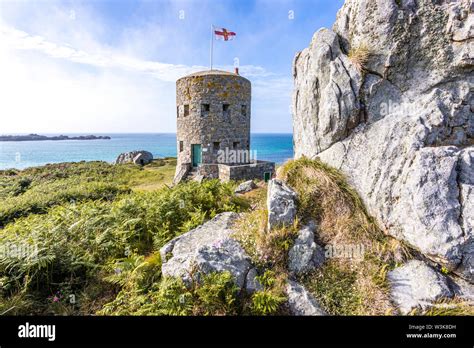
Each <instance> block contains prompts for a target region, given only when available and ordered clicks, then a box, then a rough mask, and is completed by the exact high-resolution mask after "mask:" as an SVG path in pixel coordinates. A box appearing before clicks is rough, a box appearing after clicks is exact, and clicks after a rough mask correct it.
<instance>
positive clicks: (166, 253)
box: [160, 212, 252, 288]
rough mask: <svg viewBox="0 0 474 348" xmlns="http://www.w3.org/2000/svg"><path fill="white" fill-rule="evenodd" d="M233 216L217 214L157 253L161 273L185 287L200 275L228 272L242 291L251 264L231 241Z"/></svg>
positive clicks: (233, 214) (232, 240) (229, 213)
mask: <svg viewBox="0 0 474 348" xmlns="http://www.w3.org/2000/svg"><path fill="white" fill-rule="evenodd" d="M237 217H238V215H237V214H236V213H231V212H227V213H221V214H219V215H216V216H215V217H214V218H213V219H212V220H210V221H208V222H206V223H205V224H203V225H201V226H198V227H196V228H195V229H193V230H191V231H189V232H187V233H185V234H183V235H181V236H179V237H176V238H175V239H173V240H171V241H170V242H168V243H167V244H165V245H164V246H163V247H162V248H161V249H160V254H161V259H162V262H163V264H162V268H161V270H162V273H163V275H164V276H165V277H180V278H181V279H183V281H184V283H185V284H186V285H190V284H191V283H192V281H193V275H194V276H195V277H197V278H194V280H197V281H199V276H200V274H208V273H212V272H225V271H228V272H230V274H232V276H233V277H234V280H235V283H236V285H237V286H238V287H240V288H242V287H243V286H244V284H245V280H246V277H247V274H248V272H249V270H250V269H251V266H252V265H251V263H250V258H249V256H248V255H247V254H246V253H245V251H244V249H242V247H241V246H240V244H239V243H238V242H237V241H236V240H235V239H233V238H232V237H231V235H232V234H233V231H232V229H231V228H232V224H233V222H234V221H235V219H236V218H237Z"/></svg>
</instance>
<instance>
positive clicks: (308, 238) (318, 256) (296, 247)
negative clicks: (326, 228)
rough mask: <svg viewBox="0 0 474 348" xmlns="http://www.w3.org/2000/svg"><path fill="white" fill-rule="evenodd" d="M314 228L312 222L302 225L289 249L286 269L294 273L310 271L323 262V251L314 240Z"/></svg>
mask: <svg viewBox="0 0 474 348" xmlns="http://www.w3.org/2000/svg"><path fill="white" fill-rule="evenodd" d="M314 230H315V225H314V224H310V225H308V226H305V227H303V228H302V229H301V230H300V231H299V232H298V237H297V238H296V240H295V243H294V244H293V246H292V247H291V249H290V251H289V255H288V256H289V257H288V269H289V271H290V272H292V273H294V274H295V275H300V274H304V273H307V272H309V271H312V270H313V269H315V268H317V267H319V266H321V265H322V264H323V263H324V259H325V257H324V254H325V252H324V249H323V248H322V247H321V246H319V245H318V244H316V243H315V242H314Z"/></svg>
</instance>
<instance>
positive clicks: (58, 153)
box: [0, 133, 293, 169]
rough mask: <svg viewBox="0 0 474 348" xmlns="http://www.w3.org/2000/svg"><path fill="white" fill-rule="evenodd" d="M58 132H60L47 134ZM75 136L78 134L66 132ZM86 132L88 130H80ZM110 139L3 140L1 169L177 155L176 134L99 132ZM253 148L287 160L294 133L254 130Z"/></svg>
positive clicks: (279, 160) (267, 157) (263, 154)
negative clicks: (141, 153) (142, 154)
mask: <svg viewBox="0 0 474 348" xmlns="http://www.w3.org/2000/svg"><path fill="white" fill-rule="evenodd" d="M44 135H48V136H51V135H58V134H44ZM64 135H69V136H74V135H78V134H64ZM79 135H85V134H79ZM96 135H108V136H110V137H111V138H112V139H110V140H64V141H50V140H46V141H18V142H0V169H7V168H17V169H24V168H27V167H34V166H41V165H45V164H47V163H60V162H79V161H95V160H100V161H106V162H113V161H115V159H116V158H117V156H118V155H119V154H120V153H122V152H127V151H133V150H147V151H150V152H151V153H153V156H154V157H155V158H156V157H175V156H176V134H171V133H160V134H152V133H148V134H103V133H101V134H96ZM250 141H251V145H250V146H251V150H252V151H254V150H256V154H257V159H259V160H267V161H273V162H276V163H283V162H285V161H286V160H287V159H289V158H293V136H292V134H257V133H256V134H252V135H251V140H250Z"/></svg>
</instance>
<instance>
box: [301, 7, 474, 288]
mask: <svg viewBox="0 0 474 348" xmlns="http://www.w3.org/2000/svg"><path fill="white" fill-rule="evenodd" d="M473 11H474V5H473V1H472V0H457V1H452V0H451V1H447V0H437V1H434V0H417V1H414V0H399V1H398V0H397V1H396V0H347V1H346V3H345V4H344V6H343V7H342V9H341V10H340V11H339V13H338V15H337V20H336V23H335V24H334V27H333V29H332V30H330V29H321V30H319V31H318V32H316V33H315V35H314V37H313V39H312V41H311V44H310V46H309V47H308V48H306V49H305V50H303V51H302V52H301V53H299V54H297V55H296V57H295V60H294V78H295V90H294V96H293V119H294V123H293V124H294V143H295V156H296V157H297V158H298V157H301V156H306V157H309V158H315V157H319V158H320V159H321V160H322V161H324V162H326V163H328V164H330V165H332V166H334V167H336V168H338V169H340V170H341V171H342V172H343V173H345V174H346V176H347V178H348V180H349V181H350V183H351V184H352V185H353V186H354V187H355V188H356V189H357V191H358V192H359V194H360V195H361V197H362V198H363V200H364V202H365V204H366V206H367V207H368V210H369V212H370V213H371V214H372V215H373V216H375V217H376V218H377V220H378V222H379V223H380V225H381V226H383V227H384V228H385V229H386V230H387V232H388V233H390V234H392V235H393V236H395V237H396V238H399V239H402V240H404V241H406V242H408V243H409V244H410V245H412V246H413V247H414V248H416V249H418V250H419V251H420V252H421V253H423V254H424V255H426V256H427V257H429V258H431V259H432V260H434V261H435V262H438V263H440V264H442V265H444V266H445V267H447V268H448V269H449V270H451V271H453V272H455V273H457V274H458V275H460V276H462V277H463V278H465V279H466V280H468V281H470V282H474V230H473V226H474V223H473V221H474V209H473V205H474V193H473V192H474V146H473V145H474V13H473Z"/></svg>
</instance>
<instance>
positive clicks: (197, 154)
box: [191, 144, 202, 167]
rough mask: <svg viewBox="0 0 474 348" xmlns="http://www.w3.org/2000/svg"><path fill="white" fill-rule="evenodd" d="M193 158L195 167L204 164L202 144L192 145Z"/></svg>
mask: <svg viewBox="0 0 474 348" xmlns="http://www.w3.org/2000/svg"><path fill="white" fill-rule="evenodd" d="M191 156H192V163H193V167H197V166H198V165H200V164H201V163H202V151H201V144H192V145H191Z"/></svg>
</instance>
